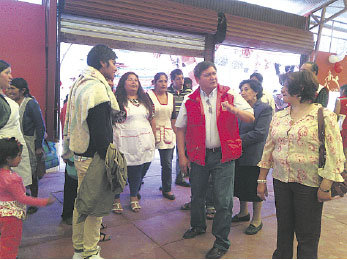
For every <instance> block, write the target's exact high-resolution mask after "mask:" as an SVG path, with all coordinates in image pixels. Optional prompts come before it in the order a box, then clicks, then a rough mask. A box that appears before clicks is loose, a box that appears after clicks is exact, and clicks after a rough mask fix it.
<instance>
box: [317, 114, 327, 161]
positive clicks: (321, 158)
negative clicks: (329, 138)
mask: <svg viewBox="0 0 347 260" xmlns="http://www.w3.org/2000/svg"><path fill="white" fill-rule="evenodd" d="M318 139H319V163H318V167H319V168H324V166H325V160H326V158H325V156H326V150H325V126H324V117H323V107H320V108H319V109H318Z"/></svg>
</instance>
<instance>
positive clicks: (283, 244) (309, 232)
mask: <svg viewBox="0 0 347 260" xmlns="http://www.w3.org/2000/svg"><path fill="white" fill-rule="evenodd" d="M273 183H274V192H275V205H276V217H277V249H276V250H275V252H274V253H273V256H272V257H273V258H276V259H279V258H280V259H283V258H293V240H294V232H295V235H296V239H297V241H298V248H297V252H298V253H297V258H300V259H302V258H310V259H312V258H317V251H318V243H319V238H320V232H321V219H322V210H323V203H321V202H318V199H317V190H318V188H314V187H308V186H305V185H302V184H299V183H296V182H291V183H284V182H281V181H279V180H276V179H274V181H273Z"/></svg>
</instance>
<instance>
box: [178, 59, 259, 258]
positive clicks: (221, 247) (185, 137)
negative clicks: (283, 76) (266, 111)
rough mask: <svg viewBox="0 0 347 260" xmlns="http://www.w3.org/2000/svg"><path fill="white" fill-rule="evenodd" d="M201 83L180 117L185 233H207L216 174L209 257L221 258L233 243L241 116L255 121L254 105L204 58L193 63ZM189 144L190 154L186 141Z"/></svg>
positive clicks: (190, 235)
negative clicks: (186, 190) (187, 207)
mask: <svg viewBox="0 0 347 260" xmlns="http://www.w3.org/2000/svg"><path fill="white" fill-rule="evenodd" d="M194 76H195V79H196V81H197V82H198V83H199V88H198V89H197V90H195V91H194V92H193V93H192V94H189V95H187V96H186V97H185V99H184V101H183V104H182V106H181V109H180V112H179V115H178V117H177V120H176V127H177V146H178V154H179V162H180V168H181V170H182V171H183V172H186V171H187V168H190V174H191V175H190V183H191V189H192V206H191V220H190V224H191V228H190V229H189V230H187V231H186V232H185V233H184V235H183V238H193V237H195V236H197V235H201V234H203V233H205V232H206V219H205V216H206V215H205V197H206V190H207V185H208V179H209V176H210V175H212V181H213V196H214V203H215V208H216V214H215V217H214V220H213V226H212V234H213V235H214V236H215V237H216V240H215V242H214V245H213V247H212V248H211V249H210V250H209V251H208V252H207V254H206V258H220V257H222V256H223V255H224V254H225V253H226V252H227V250H228V249H229V246H230V241H229V240H228V235H229V232H230V226H231V215H232V207H233V193H234V167H235V162H234V160H235V159H237V158H239V157H240V156H241V139H240V136H239V130H238V121H237V120H238V119H240V120H242V121H245V122H252V121H254V116H253V109H252V108H251V107H250V106H249V105H248V103H247V102H246V101H245V100H244V99H243V98H242V97H241V96H240V95H239V94H236V93H234V92H233V91H232V90H230V88H229V87H225V86H221V85H219V84H218V80H217V71H216V66H215V65H214V64H213V63H211V62H206V61H204V62H200V63H199V64H198V65H196V67H195V68H194ZM185 144H186V146H187V154H188V158H187V157H186V155H185V151H184V145H185Z"/></svg>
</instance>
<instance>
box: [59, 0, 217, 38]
mask: <svg viewBox="0 0 347 260" xmlns="http://www.w3.org/2000/svg"><path fill="white" fill-rule="evenodd" d="M64 13H65V14H73V15H78V16H85V17H90V18H96V19H100V18H101V19H104V20H111V21H117V22H124V23H131V24H136V25H141V26H149V27H155V28H162V29H169V30H173V31H181V32H188V33H198V34H215V33H216V30H217V20H218V15H217V12H216V11H213V10H208V9H203V8H199V7H194V6H190V5H185V4H180V3H176V2H172V1H168V0H117V1H114V0H65V5H64Z"/></svg>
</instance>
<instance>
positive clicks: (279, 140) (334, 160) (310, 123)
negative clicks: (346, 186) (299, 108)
mask: <svg viewBox="0 0 347 260" xmlns="http://www.w3.org/2000/svg"><path fill="white" fill-rule="evenodd" d="M319 107H321V105H319V104H315V107H314V108H313V109H312V111H311V112H310V113H309V114H307V115H306V116H305V117H303V118H301V119H299V120H298V121H296V122H293V120H292V118H291V116H290V107H289V108H286V109H285V110H283V111H280V112H277V113H276V114H275V115H274V117H273V119H272V122H271V124H270V130H269V135H268V138H267V140H266V144H265V147H264V152H263V156H262V159H261V161H260V162H259V164H258V166H259V167H261V168H266V169H269V168H273V172H272V175H273V178H275V179H277V180H279V181H282V182H297V183H300V184H303V185H306V186H310V187H318V186H319V185H320V182H321V179H322V178H326V179H329V180H332V181H339V182H342V181H343V178H342V176H341V174H340V173H341V172H343V170H344V162H345V156H344V153H343V148H342V139H341V135H340V130H339V127H338V124H337V120H336V114H335V113H333V112H331V111H329V110H327V109H324V110H323V114H324V124H325V148H326V163H325V167H324V168H322V169H318V161H319V152H318V149H319V140H318V108H319ZM321 177H322V178H321Z"/></svg>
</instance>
